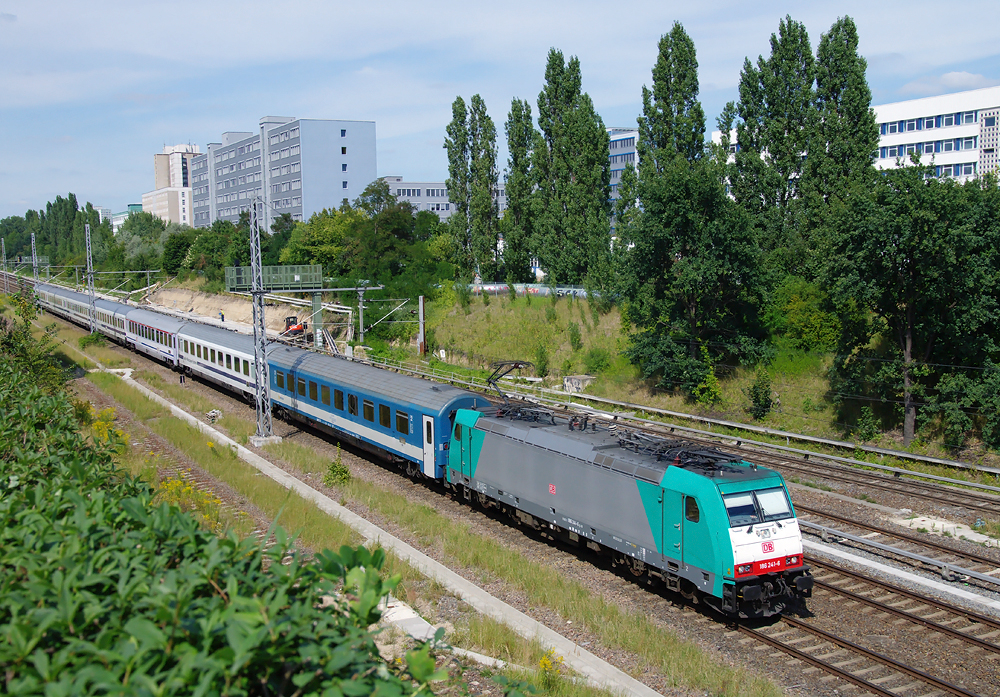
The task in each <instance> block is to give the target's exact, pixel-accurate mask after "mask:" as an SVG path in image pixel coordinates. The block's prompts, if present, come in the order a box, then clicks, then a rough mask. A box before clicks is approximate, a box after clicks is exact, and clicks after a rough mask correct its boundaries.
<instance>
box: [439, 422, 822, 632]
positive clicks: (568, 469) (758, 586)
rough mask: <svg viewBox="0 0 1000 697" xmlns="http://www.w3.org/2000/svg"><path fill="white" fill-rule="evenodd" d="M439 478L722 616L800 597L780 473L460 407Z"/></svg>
mask: <svg viewBox="0 0 1000 697" xmlns="http://www.w3.org/2000/svg"><path fill="white" fill-rule="evenodd" d="M446 479H447V483H448V484H449V485H450V486H452V487H455V488H457V489H458V490H460V491H462V492H463V493H464V494H465V496H466V497H468V498H472V497H473V496H474V497H475V498H476V499H477V500H478V501H479V503H481V504H482V505H484V506H486V507H496V508H500V509H502V510H504V511H506V512H507V513H509V514H510V515H511V516H513V517H514V518H515V519H517V520H518V521H519V522H521V523H522V524H526V525H529V526H531V527H534V528H536V529H544V530H546V531H548V532H549V533H550V534H553V533H554V534H555V535H556V536H558V537H560V538H561V539H563V540H566V541H568V542H570V543H573V544H577V545H581V546H583V545H585V546H587V547H589V548H591V549H593V550H595V551H598V552H601V553H610V554H611V555H612V556H613V558H614V559H615V563H616V564H623V565H624V566H625V568H626V569H628V570H629V571H630V572H631V573H632V574H633V575H634V576H636V577H641V578H644V579H646V580H647V581H648V582H650V583H652V581H653V580H654V579H656V580H660V581H662V582H663V583H664V584H665V585H666V586H667V588H669V589H672V590H676V591H678V592H680V593H681V594H683V595H684V596H686V597H688V598H690V599H692V600H694V601H703V602H705V603H706V604H708V605H710V606H711V607H713V608H715V609H716V610H718V611H719V612H721V613H724V614H726V615H731V616H738V617H745V618H749V617H768V616H770V615H774V614H777V613H780V612H782V611H783V610H784V609H786V608H787V607H789V606H790V605H793V604H797V603H799V602H801V600H802V599H804V598H808V597H810V596H811V594H812V586H813V579H812V576H811V574H810V573H809V569H808V567H807V566H805V564H804V563H803V558H802V536H801V534H800V532H799V525H798V520H797V519H796V517H795V510H794V508H793V507H792V503H791V498H790V497H789V495H788V491H787V489H786V487H785V482H784V480H783V479H782V477H781V474H779V473H778V472H775V471H773V470H770V469H767V468H765V467H758V466H756V465H754V464H751V463H748V462H746V461H744V460H742V459H741V458H739V457H737V456H735V455H730V454H727V453H724V452H722V451H719V450H715V449H701V450H699V449H693V447H692V446H691V444H689V443H684V442H683V441H670V440H661V439H658V438H653V437H650V436H648V435H644V434H641V433H637V432H633V431H629V430H626V429H624V428H617V429H615V428H611V429H608V428H604V427H602V428H598V427H597V423H596V422H594V421H590V422H588V420H587V419H586V418H580V417H574V418H570V419H569V420H567V421H566V422H564V423H558V422H557V420H556V419H555V418H554V416H553V415H552V414H551V412H547V411H545V410H538V409H530V410H523V409H512V408H501V409H499V410H497V409H496V408H493V409H491V410H484V409H480V410H468V409H461V410H459V411H458V412H457V414H456V417H455V426H454V430H453V432H452V441H451V446H450V451H449V461H448V469H447V473H446Z"/></svg>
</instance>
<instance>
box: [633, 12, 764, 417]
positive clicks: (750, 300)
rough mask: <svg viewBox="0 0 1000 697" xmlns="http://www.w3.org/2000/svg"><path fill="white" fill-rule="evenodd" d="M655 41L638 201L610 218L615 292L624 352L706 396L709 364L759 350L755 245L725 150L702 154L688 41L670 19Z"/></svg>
mask: <svg viewBox="0 0 1000 697" xmlns="http://www.w3.org/2000/svg"><path fill="white" fill-rule="evenodd" d="M659 49H660V55H659V58H658V59H657V63H656V66H655V67H654V69H653V89H652V90H649V89H645V90H644V91H643V116H642V117H640V119H639V141H638V144H637V149H638V152H639V174H638V180H637V182H636V183H635V185H634V187H635V191H636V192H637V195H638V200H639V203H640V205H639V206H638V207H635V206H634V205H633V204H632V201H631V195H629V196H628V200H626V201H625V202H624V203H622V204H620V206H619V209H618V210H619V221H618V227H617V228H616V231H617V232H618V234H619V237H620V240H621V244H619V245H618V258H617V261H618V284H619V294H620V297H621V298H622V300H623V304H624V307H623V313H624V316H625V319H626V320H627V321H628V322H629V323H630V325H631V326H632V327H633V328H634V329H635V331H634V332H633V334H632V337H631V338H632V344H631V347H630V349H629V351H628V354H629V357H630V358H631V360H632V361H633V362H635V363H636V364H638V365H639V366H640V367H641V368H642V370H643V372H644V374H645V375H646V376H647V377H654V376H655V377H656V378H657V380H658V382H659V384H661V385H664V386H668V387H675V386H676V387H681V388H682V389H684V390H686V391H688V392H689V393H690V394H692V395H695V396H698V395H700V396H701V397H702V398H703V399H704V401H713V400H715V399H716V396H717V395H718V387H717V380H716V378H715V375H714V370H713V364H714V363H716V362H717V361H718V360H719V359H720V358H722V357H723V356H727V355H737V356H741V357H742V358H744V359H753V358H754V357H755V356H756V355H758V354H759V340H758V337H757V333H758V332H757V323H756V316H755V308H756V306H757V305H758V303H759V298H760V294H761V283H762V279H761V273H760V263H759V251H758V247H757V242H756V237H755V235H754V231H753V229H752V227H751V225H750V221H749V220H748V218H747V216H746V214H745V213H744V212H743V211H742V210H741V209H740V208H739V207H738V206H736V205H735V204H734V203H733V202H732V201H731V200H730V198H729V197H728V196H727V194H726V190H725V186H724V177H725V160H724V158H723V159H715V158H711V157H705V150H704V145H703V143H704V129H705V122H704V117H703V115H702V110H701V106H700V104H699V103H698V99H697V97H698V76H697V68H698V63H697V60H696V57H695V50H694V44H693V43H692V42H691V40H690V38H688V36H687V34H686V33H685V32H684V29H683V27H681V25H680V24H675V25H674V27H673V29H672V30H671V32H670V33H669V34H667V35H665V36H664V37H663V38H662V39H661V40H660V44H659ZM664 80H666V81H669V82H670V83H671V84H669V85H663V84H660V83H661V82H662V81H664ZM699 144H702V145H701V147H698V146H699ZM629 186H630V187H631V186H632V185H631V184H630V185H629ZM623 198H624V197H623Z"/></svg>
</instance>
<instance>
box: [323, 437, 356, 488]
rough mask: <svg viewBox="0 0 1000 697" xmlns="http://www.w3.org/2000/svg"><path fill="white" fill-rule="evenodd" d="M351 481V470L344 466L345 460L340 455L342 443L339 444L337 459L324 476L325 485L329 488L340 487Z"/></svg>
mask: <svg viewBox="0 0 1000 697" xmlns="http://www.w3.org/2000/svg"><path fill="white" fill-rule="evenodd" d="M349 481H351V470H349V469H348V468H347V465H345V464H344V458H343V456H342V455H341V453H340V443H337V457H335V458H334V459H333V461H332V462H331V463H330V466H329V467H328V468H327V470H326V474H324V475H323V483H324V484H326V485H327V486H338V485H340V484H347V482H349Z"/></svg>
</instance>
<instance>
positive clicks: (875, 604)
mask: <svg viewBox="0 0 1000 697" xmlns="http://www.w3.org/2000/svg"><path fill="white" fill-rule="evenodd" d="M813 583H815V584H816V586H817V587H819V588H823V589H825V590H827V591H829V592H831V593H837V594H839V595H842V596H844V597H845V598H848V599H849V600H853V601H854V602H856V603H861V604H862V605H867V606H868V607H871V608H874V609H876V610H878V611H879V612H885V613H887V614H890V615H894V616H896V617H899V618H901V619H904V620H906V621H907V622H913V623H914V624H919V625H921V626H923V627H927V628H928V629H933V630H934V631H935V632H939V633H941V634H944V635H946V636H949V637H952V638H953V639H959V640H961V641H964V642H967V643H969V644H972V645H973V646H977V647H979V648H981V649H983V650H986V651H991V652H993V653H1000V646H997V645H996V644H992V643H990V642H988V641H985V640H984V639H980V638H979V637H975V636H972V635H971V634H965V633H964V632H961V631H959V630H957V629H952V628H951V627H948V626H945V625H943V624H938V623H937V622H935V621H934V620H928V619H924V618H923V617H920V616H919V615H914V614H912V613H910V612H907V611H906V610H900V609H898V608H895V607H892V606H891V605H886V604H885V603H882V602H879V601H878V600H875V599H874V598H869V597H867V596H864V595H859V594H857V593H854V592H853V591H849V590H847V589H845V588H838V587H837V586H834V585H832V584H830V583H827V582H825V581H821V580H819V579H814V580H813Z"/></svg>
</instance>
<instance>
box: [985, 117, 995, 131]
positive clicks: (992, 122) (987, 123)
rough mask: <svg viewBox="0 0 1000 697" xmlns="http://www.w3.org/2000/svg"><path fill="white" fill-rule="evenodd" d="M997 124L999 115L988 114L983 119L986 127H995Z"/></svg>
mask: <svg viewBox="0 0 1000 697" xmlns="http://www.w3.org/2000/svg"><path fill="white" fill-rule="evenodd" d="M996 125H997V117H996V116H987V117H986V118H985V119H983V127H984V128H993V127H994V126H996Z"/></svg>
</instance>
